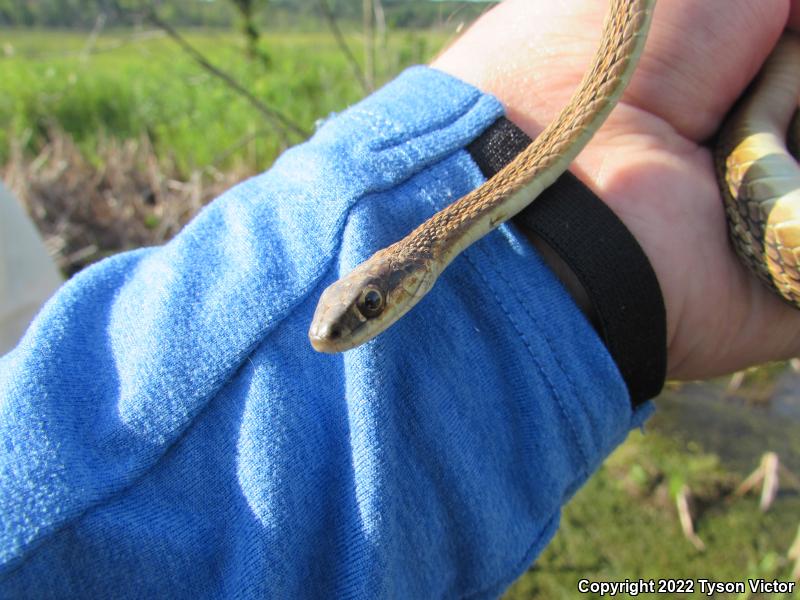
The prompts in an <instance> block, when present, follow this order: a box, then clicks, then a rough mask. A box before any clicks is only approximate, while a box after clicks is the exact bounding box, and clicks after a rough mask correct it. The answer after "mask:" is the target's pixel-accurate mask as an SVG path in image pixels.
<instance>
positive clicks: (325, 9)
mask: <svg viewBox="0 0 800 600" xmlns="http://www.w3.org/2000/svg"><path fill="white" fill-rule="evenodd" d="M317 4H319V10H320V12H321V13H322V16H323V17H325V21H326V22H327V23H328V28H329V29H330V30H331V33H332V34H333V37H334V39H335V40H336V44H337V45H338V46H339V49H340V50H341V51H342V54H344V57H345V58H346V59H347V62H348V63H349V64H350V68H351V69H352V71H353V75H354V76H355V78H356V80H357V81H358V83H359V85H361V89H363V90H364V93H365V94H368V93H369V92H370V91H371V89H370V86H369V84H368V83H367V79H366V77H365V76H364V72H363V71H362V70H361V66H360V65H359V64H358V61H357V60H356V57H355V56H354V55H353V52H352V51H351V50H350V47H349V46H348V45H347V42H346V41H345V39H344V36H343V35H342V31H341V29H339V24H338V23H337V22H336V15H334V14H333V11H332V10H331V7H330V5H329V4H328V0H317Z"/></svg>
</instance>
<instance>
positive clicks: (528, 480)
mask: <svg viewBox="0 0 800 600" xmlns="http://www.w3.org/2000/svg"><path fill="white" fill-rule="evenodd" d="M502 113H503V109H502V106H501V105H500V103H499V102H498V101H497V100H496V99H495V98H493V97H491V96H488V95H486V94H483V93H481V92H480V91H479V90H477V89H475V88H473V87H471V86H468V85H466V84H464V83H462V82H460V81H457V80H455V79H453V78H451V77H449V76H447V75H444V74H442V73H440V72H437V71H435V70H431V69H428V68H424V67H417V68H413V69H410V70H408V71H406V72H405V73H404V74H403V75H402V76H400V77H399V78H398V79H397V80H395V81H394V82H393V83H391V84H389V85H388V86H386V87H385V88H383V89H382V90H380V91H379V92H377V93H375V94H373V95H372V96H371V97H369V98H367V99H366V100H364V101H363V102H361V103H359V104H358V105H356V106H354V107H352V108H350V109H348V110H346V111H345V112H343V113H342V114H340V115H338V116H336V117H334V118H331V119H329V120H328V121H327V122H326V123H325V124H324V125H323V126H322V127H321V128H320V129H319V131H318V132H317V133H316V135H315V136H314V137H313V139H312V140H310V141H309V142H307V143H305V144H302V145H300V146H298V147H296V148H294V149H292V150H290V151H288V152H286V153H285V154H284V155H283V156H281V157H280V158H279V159H278V161H277V162H276V163H275V165H274V166H273V167H272V169H271V170H270V171H268V172H267V173H264V174H262V175H260V176H257V177H255V178H253V179H250V180H249V181H246V182H244V183H242V184H241V185H238V186H237V187H235V188H233V189H232V190H230V191H229V192H227V193H226V194H224V195H223V196H222V197H220V198H218V199H217V200H216V201H214V202H213V203H212V204H210V205H209V206H208V207H206V208H205V209H204V210H203V211H202V212H201V213H200V214H199V215H198V216H197V217H196V218H195V219H194V220H193V221H192V223H191V224H189V225H188V226H187V227H186V228H185V229H184V230H183V231H182V232H181V233H180V234H179V235H178V236H177V237H176V238H175V239H174V240H172V241H171V242H170V243H168V244H167V245H165V246H163V247H157V248H147V249H142V250H138V251H135V252H128V253H125V254H121V255H117V256H114V257H112V258H110V259H108V260H105V261H103V262H101V263H99V264H97V265H95V266H93V267H91V268H89V269H86V270H85V271H83V272H82V273H80V274H79V275H77V276H75V277H74V278H73V279H72V280H70V281H69V282H68V283H67V284H66V285H64V286H63V287H62V288H61V290H60V291H59V292H58V293H57V294H56V296H55V297H54V298H53V299H52V300H51V301H50V302H49V303H48V304H47V305H46V306H45V308H44V309H43V310H42V312H41V314H40V315H39V316H38V318H37V319H36V320H35V322H34V323H33V325H32V326H31V328H30V330H29V331H28V333H27V334H26V336H25V337H24V339H23V340H22V342H21V343H20V344H19V346H18V347H17V348H16V349H15V350H14V351H13V352H11V353H10V354H9V355H7V356H6V357H4V358H3V359H2V360H1V361H0V597H32V598H34V597H35V598H64V597H70V596H74V597H114V598H145V597H169V598H199V597H208V598H263V597H274V598H298V597H353V598H375V597H403V598H413V597H420V598H429V597H448V598H484V597H495V596H496V595H498V594H499V593H501V592H502V591H503V590H504V589H505V588H506V587H507V586H508V585H509V584H510V583H511V582H512V581H513V580H514V579H515V578H516V577H517V576H518V575H519V574H520V573H522V572H523V571H524V570H525V569H526V568H527V567H528V565H529V564H530V563H531V561H533V559H534V558H535V557H536V556H537V554H538V553H539V552H540V551H541V550H542V548H543V547H544V546H545V545H546V543H547V542H548V540H549V539H550V538H551V536H552V535H553V533H554V532H555V530H556V528H557V524H558V519H559V511H560V507H561V505H562V504H563V503H564V502H565V501H566V500H567V499H568V498H569V497H570V496H571V495H572V494H573V493H574V492H575V490H576V489H577V488H578V487H579V486H580V485H581V484H582V483H583V482H584V481H585V480H586V479H587V477H588V476H589V475H590V474H591V473H592V472H593V471H594V470H595V469H596V468H597V467H598V465H599V464H600V462H601V461H602V460H603V458H604V457H605V456H606V455H607V454H608V453H609V452H610V451H611V450H612V449H613V448H614V447H615V446H616V445H617V444H619V443H620V442H621V441H622V440H623V439H624V438H625V436H626V434H627V432H628V431H629V430H630V429H631V428H632V427H635V426H637V425H639V424H641V422H642V421H643V420H644V418H645V417H646V416H647V414H648V413H649V410H650V408H649V406H648V407H645V408H643V409H640V410H638V411H635V412H634V411H633V410H632V409H631V405H630V402H629V400H628V395H627V391H626V387H625V384H624V382H623V380H622V379H621V377H620V375H619V373H618V371H617V369H616V367H615V365H614V363H613V362H612V360H611V359H610V357H609V355H608V353H607V352H606V350H605V348H604V346H603V344H602V343H601V341H600V340H599V338H598V337H597V335H596V334H595V332H594V330H593V329H592V327H591V326H590V324H589V323H588V322H587V320H586V319H585V318H584V316H583V315H582V313H581V312H580V311H579V310H578V308H577V307H576V306H575V305H574V303H573V302H572V300H571V299H570V297H569V296H568V294H567V293H566V291H565V290H564V289H563V288H562V287H561V286H560V284H559V283H558V282H557V280H556V279H555V278H554V276H553V275H552V274H551V272H550V271H549V270H548V269H547V268H546V267H545V266H544V265H543V264H542V262H541V261H540V259H539V258H538V257H537V255H536V254H535V252H534V251H533V250H532V248H531V247H530V246H529V244H528V243H527V241H526V240H525V238H524V237H522V236H521V235H520V234H519V232H517V231H516V230H515V229H514V227H513V226H510V225H504V226H502V227H500V229H498V230H497V231H495V232H493V233H491V234H490V235H488V236H487V237H486V238H484V239H483V240H481V241H480V242H478V243H476V244H475V245H474V246H472V247H471V248H469V249H468V250H467V251H466V252H465V253H464V254H463V255H461V256H460V257H459V258H457V259H456V260H455V261H454V262H453V263H452V265H451V266H450V267H449V268H448V269H447V271H446V272H445V274H444V275H443V276H442V277H441V278H440V280H439V282H438V283H437V285H436V286H435V288H434V290H433V291H432V292H431V293H430V294H429V295H428V296H427V297H426V298H425V299H424V300H423V301H422V302H420V304H419V305H418V306H417V307H416V308H415V309H413V310H412V311H411V312H410V313H409V314H408V315H407V316H406V317H404V318H403V319H401V320H400V322H398V323H397V324H396V325H395V326H393V327H392V328H390V329H389V330H388V331H387V332H386V333H384V334H383V335H380V336H379V337H377V338H376V339H374V340H372V341H371V342H369V343H367V344H366V345H364V346H362V347H360V348H357V349H355V350H353V351H351V352H347V353H345V354H343V355H342V354H339V355H323V354H318V353H316V352H314V351H313V350H312V348H311V346H310V344H309V342H308V339H307V331H308V326H309V322H310V319H311V315H312V313H313V311H314V308H315V305H316V302H317V299H318V298H319V296H320V293H321V292H322V290H323V289H324V288H325V287H326V286H327V285H329V284H330V283H331V282H333V281H334V280H335V279H337V278H339V277H340V276H341V275H343V274H345V273H347V272H348V271H350V269H352V268H353V267H355V266H356V265H357V264H358V263H360V262H361V261H362V260H364V259H365V258H367V257H368V256H369V255H370V254H371V253H372V252H373V251H375V250H376V249H378V248H380V247H383V246H385V245H387V244H389V243H390V242H393V241H395V240H396V239H398V238H400V237H402V236H403V235H404V234H405V233H407V232H408V231H410V230H411V229H412V228H413V227H415V226H416V225H417V224H419V223H420V222H421V221H422V220H423V219H425V218H427V217H429V216H430V215H432V214H433V213H434V212H435V211H437V210H438V209H441V208H442V207H444V206H446V205H447V204H449V203H451V202H453V201H454V200H455V199H457V198H458V197H460V196H461V195H463V194H464V193H466V192H468V191H469V190H471V189H473V188H474V187H476V186H478V185H479V184H481V183H482V182H483V178H482V176H481V174H480V171H479V170H478V168H477V166H476V165H475V164H474V162H473V160H472V159H471V157H470V155H469V154H468V153H467V152H466V151H465V150H464V147H465V145H467V144H468V143H469V142H470V141H471V140H473V139H474V138H475V137H476V136H477V135H479V134H480V133H481V131H483V130H484V129H485V128H486V127H487V126H489V125H490V124H491V123H492V122H493V121H494V120H495V119H496V118H497V117H499V116H500V115H501V114H502Z"/></svg>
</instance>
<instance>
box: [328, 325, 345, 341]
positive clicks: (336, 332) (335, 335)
mask: <svg viewBox="0 0 800 600" xmlns="http://www.w3.org/2000/svg"><path fill="white" fill-rule="evenodd" d="M328 337H329V338H330V339H332V340H338V339H339V338H340V337H342V330H341V329H339V328H338V327H333V328H332V329H331V330H330V332H329V333H328Z"/></svg>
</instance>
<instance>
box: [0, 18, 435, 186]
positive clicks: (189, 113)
mask: <svg viewBox="0 0 800 600" xmlns="http://www.w3.org/2000/svg"><path fill="white" fill-rule="evenodd" d="M186 37H187V39H188V41H189V42H190V43H191V44H192V45H194V46H195V47H196V48H198V49H199V50H200V51H201V52H202V53H203V54H205V55H206V56H207V57H208V59H209V60H210V61H211V62H212V63H213V64H215V65H216V66H218V67H220V68H222V69H223V70H225V71H226V72H228V73H229V74H231V75H232V76H233V77H234V78H235V79H236V80H237V81H239V82H240V83H241V84H242V85H243V86H244V87H246V88H247V89H248V90H249V91H251V92H252V93H254V94H255V95H256V96H257V97H258V98H259V99H260V100H261V101H262V102H264V103H266V104H268V105H269V106H270V107H272V108H274V109H276V110H278V111H280V112H281V113H283V114H285V115H286V116H288V117H289V118H290V119H292V120H293V121H295V122H296V123H298V124H299V125H300V126H302V128H303V129H305V130H306V131H312V130H313V127H314V123H315V121H316V120H317V119H319V118H321V117H324V116H326V115H328V114H330V113H331V112H335V111H339V110H342V109H343V108H344V107H346V106H348V105H350V104H352V103H353V102H355V101H357V100H358V99H359V98H361V97H362V96H363V95H364V91H363V90H362V88H361V87H360V86H359V84H358V82H357V80H356V79H355V77H354V76H353V74H352V70H351V66H350V65H349V64H348V63H347V60H346V59H345V57H344V55H343V53H342V52H341V51H340V50H339V49H338V48H337V46H336V44H335V42H334V41H333V39H332V38H331V36H330V35H328V34H327V33H325V32H320V33H275V32H270V33H268V34H266V36H265V41H264V48H265V49H266V53H267V55H268V57H269V66H268V67H267V68H265V67H264V66H263V65H262V64H261V63H259V62H258V61H249V60H248V59H247V58H245V55H244V52H243V51H242V48H241V44H240V40H239V38H238V37H237V36H235V35H233V34H227V33H219V32H191V33H188V34H187V35H186ZM2 39H3V42H2V47H0V51H2V53H3V57H2V58H0V163H2V162H5V161H6V160H7V158H8V155H9V151H10V146H11V144H12V143H13V142H19V143H21V144H22V145H23V147H24V148H25V150H26V151H29V152H36V151H37V149H38V148H39V147H40V146H41V144H42V142H43V140H44V139H46V137H47V132H48V130H50V129H51V128H53V127H58V128H60V129H63V130H64V131H66V132H67V133H68V134H69V135H71V136H72V137H73V138H74V140H75V141H76V143H77V144H78V146H79V147H80V148H81V150H82V151H83V152H84V153H85V154H86V155H87V156H88V157H90V158H97V157H96V156H95V152H96V148H97V147H98V141H99V140H100V138H102V137H104V136H111V137H116V138H121V139H126V138H131V137H137V136H138V135H140V134H142V133H145V134H147V135H148V136H149V137H150V139H151V141H152V143H153V146H154V148H155V149H156V152H157V154H158V155H159V156H161V157H162V158H164V159H168V160H170V161H172V162H174V164H175V165H176V166H177V167H178V169H179V170H181V171H183V172H188V171H191V170H193V169H196V168H200V167H205V166H209V165H213V166H215V167H217V168H221V169H224V168H226V167H229V166H231V165H233V164H237V163H245V164H247V165H248V166H250V167H251V168H253V169H261V168H264V167H265V166H267V165H269V163H270V162H271V161H272V160H273V159H274V158H275V156H276V154H277V153H278V152H279V151H280V149H281V140H280V138H279V136H277V135H276V134H275V131H274V130H273V129H272V128H271V125H270V124H269V123H268V122H267V121H265V119H264V117H263V116H262V115H261V114H260V113H259V112H258V111H257V110H255V109H254V108H253V107H252V106H251V105H250V104H249V103H248V102H247V101H246V100H244V99H243V98H242V97H240V96H238V95H237V94H236V93H235V92H233V91H232V90H231V89H230V88H229V87H228V86H226V85H225V84H224V83H223V82H221V81H219V80H218V79H216V78H214V77H213V76H212V75H210V74H209V73H207V72H206V71H204V70H203V69H202V68H200V67H199V66H198V65H197V64H196V63H195V62H194V61H193V60H192V59H191V58H190V57H189V56H188V55H187V54H186V53H185V52H184V51H182V50H181V49H180V48H178V47H177V46H176V45H175V43H174V42H173V41H172V40H170V39H168V38H166V37H165V36H163V35H162V34H160V32H154V31H150V32H138V33H137V32H133V31H122V32H117V33H111V34H106V35H102V36H100V37H99V38H98V39H97V40H96V41H95V42H94V43H93V44H91V46H90V47H89V46H87V39H88V38H87V35H86V34H76V33H71V32H51V31H43V32H29V31H25V32H21V31H4V32H3V36H2ZM443 42H444V36H442V35H437V34H432V33H425V32H420V33H416V32H395V33H393V34H391V35H390V36H389V37H388V39H387V41H386V44H385V46H382V47H381V48H380V50H379V61H378V73H377V78H378V81H379V82H383V81H386V80H388V79H389V78H391V77H393V76H394V75H395V74H397V73H398V72H399V71H401V70H402V69H403V68H405V67H407V66H409V65H411V64H415V63H420V62H425V61H426V60H428V59H429V58H430V56H431V55H432V54H433V53H434V52H435V51H436V50H437V49H438V48H439V46H440V45H441V44H442V43H443ZM349 43H350V45H351V47H352V48H353V49H354V52H355V53H356V55H359V56H360V49H361V46H360V43H361V42H360V39H359V38H358V36H352V37H351V39H350V40H349ZM290 141H291V142H296V141H299V140H298V138H297V137H293V138H291V139H290Z"/></svg>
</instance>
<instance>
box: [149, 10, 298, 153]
mask: <svg viewBox="0 0 800 600" xmlns="http://www.w3.org/2000/svg"><path fill="white" fill-rule="evenodd" d="M147 19H148V20H149V21H150V22H151V23H152V24H153V25H155V26H156V27H158V28H159V29H162V30H163V31H165V32H166V34H167V35H168V36H169V37H171V38H172V39H173V40H175V42H176V43H177V44H178V45H179V46H180V47H181V48H183V49H184V51H186V53H187V54H189V55H190V56H191V57H192V58H193V59H194V60H195V62H197V63H198V64H199V65H200V66H201V67H203V68H204V69H205V70H206V71H208V72H209V73H211V74H212V75H214V76H215V77H217V78H218V79H221V80H222V81H224V82H225V83H226V84H227V85H228V86H229V87H230V88H232V89H233V90H234V91H236V92H237V93H238V94H239V95H240V96H242V97H244V98H245V99H246V100H247V101H248V102H250V104H252V105H253V107H254V108H255V109H256V110H257V111H258V112H260V113H261V114H262V115H264V116H265V117H266V118H267V120H269V121H270V122H271V123H272V124H273V125H274V126H275V127H276V130H277V131H278V132H280V133H281V134H282V135H283V136H284V140H283V141H284V143H286V142H287V140H286V131H285V130H287V129H288V130H289V131H291V132H293V133H295V134H296V135H299V136H301V137H308V136H309V132H307V131H306V130H305V129H303V128H302V127H301V126H300V125H299V124H297V123H295V122H294V121H293V120H291V119H290V118H289V117H287V116H286V115H284V114H283V113H281V112H279V111H277V110H275V109H274V108H270V107H269V106H267V105H266V104H264V103H263V102H261V101H260V100H259V99H258V98H256V97H255V96H254V95H253V94H252V93H251V92H249V91H248V90H247V89H245V88H244V87H243V86H242V85H240V84H239V82H238V81H236V80H235V79H234V78H233V77H231V76H230V75H228V74H227V73H225V72H224V71H222V70H221V69H219V68H217V67H215V66H214V65H212V64H211V63H210V62H209V61H208V59H206V57H205V56H203V55H202V54H201V53H200V52H199V51H197V50H196V49H195V48H194V47H193V46H192V45H191V44H189V42H187V41H186V40H185V39H184V38H183V36H181V35H180V34H179V33H178V32H177V31H176V30H175V29H174V28H173V27H172V26H171V25H170V24H169V23H167V22H166V21H162V20H161V19H160V18H159V17H158V15H157V14H156V13H155V11H154V10H150V11H149V12H148V14H147Z"/></svg>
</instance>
